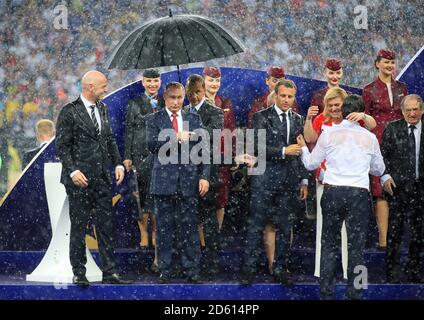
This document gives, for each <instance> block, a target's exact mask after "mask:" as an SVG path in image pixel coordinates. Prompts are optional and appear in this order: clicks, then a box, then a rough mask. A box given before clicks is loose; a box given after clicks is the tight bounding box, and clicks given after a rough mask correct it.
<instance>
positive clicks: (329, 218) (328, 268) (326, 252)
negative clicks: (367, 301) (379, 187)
mask: <svg viewBox="0 0 424 320" xmlns="http://www.w3.org/2000/svg"><path fill="white" fill-rule="evenodd" d="M371 206H372V201H371V196H370V193H369V191H368V190H366V189H363V188H355V187H339V186H329V187H328V186H325V189H324V193H323V195H322V198H321V208H322V238H321V270H320V274H321V275H320V287H321V297H322V298H330V297H332V295H333V294H334V290H335V286H336V274H337V267H338V266H340V265H339V261H340V251H341V248H340V243H341V233H340V230H341V228H342V224H343V221H345V223H346V230H347V239H348V267H347V282H348V297H349V298H360V295H361V288H360V287H359V286H357V288H355V285H354V282H355V277H356V276H358V275H359V273H360V271H361V270H364V269H363V267H364V249H365V243H366V234H367V227H368V220H369V216H370V210H372V208H371ZM357 266H359V267H360V268H359V269H357V270H356V273H355V272H354V271H355V267H357Z"/></svg>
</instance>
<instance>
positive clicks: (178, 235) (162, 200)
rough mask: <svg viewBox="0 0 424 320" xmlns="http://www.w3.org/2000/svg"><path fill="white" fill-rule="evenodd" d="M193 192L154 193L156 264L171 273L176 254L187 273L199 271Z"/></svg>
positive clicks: (196, 222)
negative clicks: (187, 194)
mask: <svg viewBox="0 0 424 320" xmlns="http://www.w3.org/2000/svg"><path fill="white" fill-rule="evenodd" d="M197 201H198V200H197V196H192V197H184V196H182V195H181V194H180V193H178V194H174V195H154V203H155V214H156V248H157V252H158V267H159V270H160V272H161V273H162V275H163V276H165V277H171V276H172V272H173V268H175V267H176V266H175V264H176V262H177V261H176V258H179V259H180V260H181V264H182V267H183V269H184V272H185V274H186V275H187V276H188V277H194V276H197V275H198V273H199V262H200V246H199V234H198V232H197V225H198V221H197V217H196V212H197Z"/></svg>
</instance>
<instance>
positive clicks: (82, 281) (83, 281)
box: [72, 275, 90, 288]
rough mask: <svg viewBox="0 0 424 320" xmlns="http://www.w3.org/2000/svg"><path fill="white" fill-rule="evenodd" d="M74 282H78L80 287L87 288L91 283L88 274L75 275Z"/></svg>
mask: <svg viewBox="0 0 424 320" xmlns="http://www.w3.org/2000/svg"><path fill="white" fill-rule="evenodd" d="M72 283H73V284H76V285H77V286H79V287H83V288H87V287H88V286H89V285H90V282H88V280H87V278H86V276H84V275H81V276H74V277H73V278H72Z"/></svg>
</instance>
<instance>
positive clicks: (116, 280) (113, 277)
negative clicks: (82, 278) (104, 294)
mask: <svg viewBox="0 0 424 320" xmlns="http://www.w3.org/2000/svg"><path fill="white" fill-rule="evenodd" d="M102 283H103V284H132V283H134V281H132V280H128V279H123V278H122V277H121V276H120V275H119V274H117V273H113V274H110V275H107V276H103V280H102Z"/></svg>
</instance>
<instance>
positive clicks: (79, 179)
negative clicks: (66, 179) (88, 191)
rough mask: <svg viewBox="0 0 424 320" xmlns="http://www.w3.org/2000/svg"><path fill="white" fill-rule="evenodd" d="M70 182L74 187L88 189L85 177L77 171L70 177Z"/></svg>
mask: <svg viewBox="0 0 424 320" xmlns="http://www.w3.org/2000/svg"><path fill="white" fill-rule="evenodd" d="M72 182H73V183H74V185H76V186H77V187H80V188H87V187H88V179H87V178H86V177H85V175H84V174H83V173H82V172H81V171H79V170H77V172H76V173H75V174H74V176H73V177H72Z"/></svg>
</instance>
